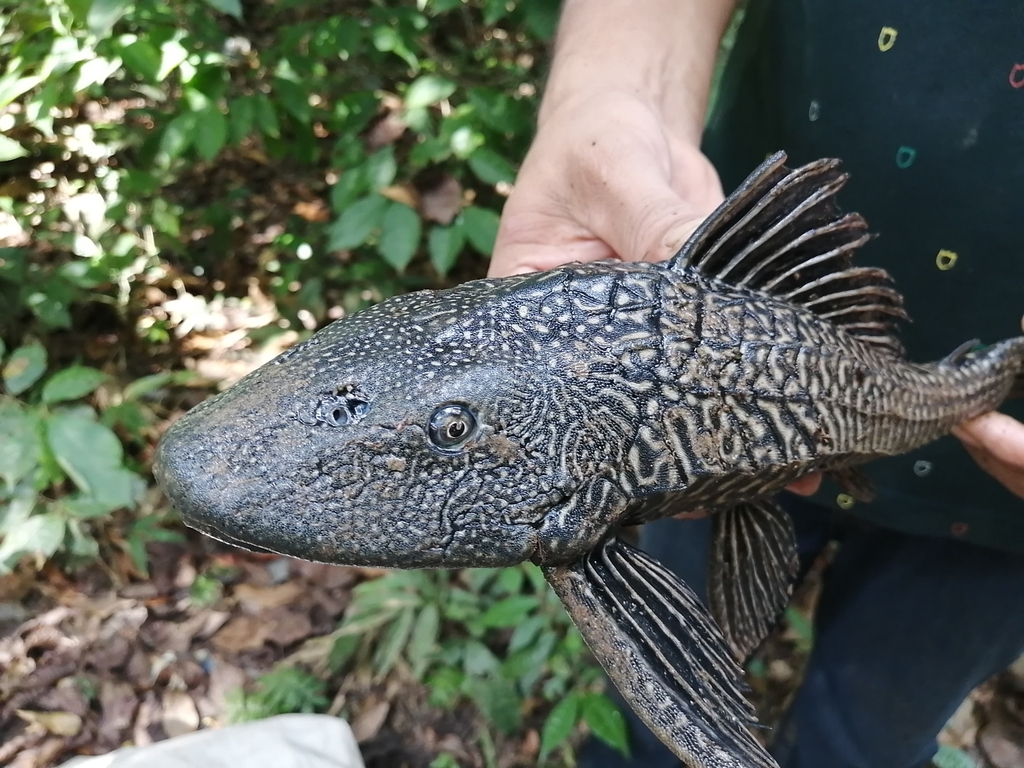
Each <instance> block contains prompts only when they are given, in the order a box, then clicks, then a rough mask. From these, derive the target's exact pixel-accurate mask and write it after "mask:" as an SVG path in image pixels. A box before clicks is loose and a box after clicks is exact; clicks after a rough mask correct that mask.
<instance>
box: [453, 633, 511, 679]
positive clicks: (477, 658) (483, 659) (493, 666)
mask: <svg viewBox="0 0 1024 768" xmlns="http://www.w3.org/2000/svg"><path fill="white" fill-rule="evenodd" d="M462 666H463V669H464V670H465V671H466V674H467V675H477V676H480V675H485V674H488V673H491V672H496V671H497V670H498V669H499V668H500V667H501V663H500V662H499V661H498V659H497V657H495V655H494V654H493V653H491V649H490V648H488V647H487V646H486V645H484V644H483V643H481V642H480V641H479V640H469V641H467V642H466V646H465V656H464V657H463V659H462Z"/></svg>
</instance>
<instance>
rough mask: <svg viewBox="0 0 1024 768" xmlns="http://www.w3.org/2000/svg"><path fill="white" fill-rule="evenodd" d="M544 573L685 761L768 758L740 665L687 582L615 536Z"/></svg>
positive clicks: (699, 767) (633, 702) (757, 762)
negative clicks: (755, 733)
mask: <svg viewBox="0 0 1024 768" xmlns="http://www.w3.org/2000/svg"><path fill="white" fill-rule="evenodd" d="M544 574H545V576H546V577H547V580H548V582H549V583H550V584H551V586H552V587H553V588H554V590H555V592H556V593H557V594H558V596H559V597H560V598H561V599H562V602H563V603H564V604H565V607H566V610H567V611H568V612H569V615H570V616H571V617H572V619H573V621H574V622H575V623H576V626H577V627H579V629H580V632H581V633H582V635H583V637H584V639H585V640H586V641H587V644H588V645H589V646H590V648H591V650H593V652H594V654H595V655H596V656H597V658H598V660H599V661H600V662H601V665H602V666H603V667H604V669H605V671H606V672H607V673H608V676H609V677H610V678H611V680H612V682H613V683H614V684H615V686H616V687H617V688H618V689H619V691H620V692H621V693H622V695H623V696H624V697H625V699H626V701H627V702H629V704H630V706H631V707H632V708H633V709H634V711H636V713H637V714H638V715H639V716H640V718H641V719H642V720H643V721H644V722H645V723H646V724H647V726H648V727H649V728H650V729H651V730H652V731H653V732H654V733H655V734H656V735H657V736H658V737H659V738H660V739H661V740H662V741H663V742H664V743H665V744H666V745H667V746H668V747H669V748H670V749H671V750H672V752H673V753H674V754H675V755H676V756H678V757H679V758H680V759H681V760H682V761H683V762H684V764H685V765H687V766H690V767H691V768H778V765H777V763H776V762H775V761H774V760H773V759H772V757H771V756H770V755H769V754H768V752H767V751H766V750H765V749H764V747H762V746H761V744H760V743H758V741H757V740H756V739H755V738H754V737H753V735H752V734H751V733H750V730H749V729H750V728H751V727H756V726H757V720H756V718H755V716H754V710H753V707H752V706H751V705H750V703H749V702H748V701H747V699H746V697H745V695H744V694H745V691H746V686H745V684H744V682H743V673H742V670H741V669H740V666H739V665H738V664H737V663H736V660H735V659H734V658H733V656H732V654H731V652H730V650H729V647H728V646H727V645H726V642H725V638H724V637H722V633H721V631H720V630H719V628H718V627H717V626H716V624H715V622H714V620H713V619H712V618H711V616H710V615H709V614H708V612H707V610H706V609H705V608H704V606H703V605H702V604H701V602H700V600H699V599H698V598H697V596H696V595H695V594H694V593H693V591H692V590H691V589H690V588H689V587H687V586H686V584H684V583H683V582H682V581H680V580H679V579H678V578H677V577H676V576H675V575H674V574H672V573H671V572H670V571H668V570H667V569H666V568H664V567H663V566H661V565H660V564H659V563H657V562H656V561H654V560H652V559H651V558H650V557H648V556H647V555H645V554H644V553H642V552H640V551H639V550H636V549H634V548H632V547H630V546H629V545H628V544H626V543H624V542H623V541H621V540H620V539H617V538H612V539H609V540H608V541H606V542H604V543H603V544H602V545H601V546H599V547H598V548H597V549H595V550H594V551H593V552H591V553H589V554H588V555H587V556H586V557H584V558H582V559H580V560H578V561H576V562H574V563H572V564H570V565H566V566H556V567H548V568H545V570H544Z"/></svg>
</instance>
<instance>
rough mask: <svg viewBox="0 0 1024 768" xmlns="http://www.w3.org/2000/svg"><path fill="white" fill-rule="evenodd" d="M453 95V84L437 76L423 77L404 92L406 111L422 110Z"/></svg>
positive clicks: (417, 79)
mask: <svg viewBox="0 0 1024 768" xmlns="http://www.w3.org/2000/svg"><path fill="white" fill-rule="evenodd" d="M453 93H455V83H453V82H452V81H451V80H446V79H445V78H443V77H438V76H437V75H423V77H419V78H416V79H415V80H413V81H412V83H410V84H409V88H408V90H406V92H405V108H406V109H422V108H423V107H429V106H430V105H432V104H437V102H439V101H441V100H443V99H447V98H448V97H449V96H451V95H452V94H453Z"/></svg>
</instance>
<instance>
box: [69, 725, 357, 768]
mask: <svg viewBox="0 0 1024 768" xmlns="http://www.w3.org/2000/svg"><path fill="white" fill-rule="evenodd" d="M242 766H244V767H245V768H364V766H363V758H362V756H361V755H360V754H359V747H358V746H356V740H355V738H354V737H353V736H352V730H351V729H350V728H349V726H348V723H346V722H345V721H344V720H342V719H340V718H337V717H330V716H328V715H278V716H277V717H271V718H268V719H267V720H257V721H255V722H251V723H240V724H238V725H230V726H227V727H225V728H218V729H213V730H205V731H196V732H195V733H188V734H185V735H184V736H178V737H176V738H173V739H167V740H165V741H159V742H157V743H155V744H150V745H149V746H146V747H123V748H122V749H118V750H116V751H114V752H110V753H109V754H106V755H98V756H96V757H76V758H74V759H72V760H70V761H69V762H66V763H64V764H63V766H62V768H241V767H242Z"/></svg>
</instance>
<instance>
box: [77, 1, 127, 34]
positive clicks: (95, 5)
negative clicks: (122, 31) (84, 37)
mask: <svg viewBox="0 0 1024 768" xmlns="http://www.w3.org/2000/svg"><path fill="white" fill-rule="evenodd" d="M129 1H130V0H92V5H91V6H90V7H89V15H88V16H86V19H85V24H86V26H87V27H88V28H89V31H90V32H91V33H92V34H94V35H96V37H106V36H107V33H109V32H110V30H111V29H113V27H114V25H115V24H116V23H117V22H118V21H120V20H121V17H122V16H124V13H125V11H126V10H128V4H129Z"/></svg>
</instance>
